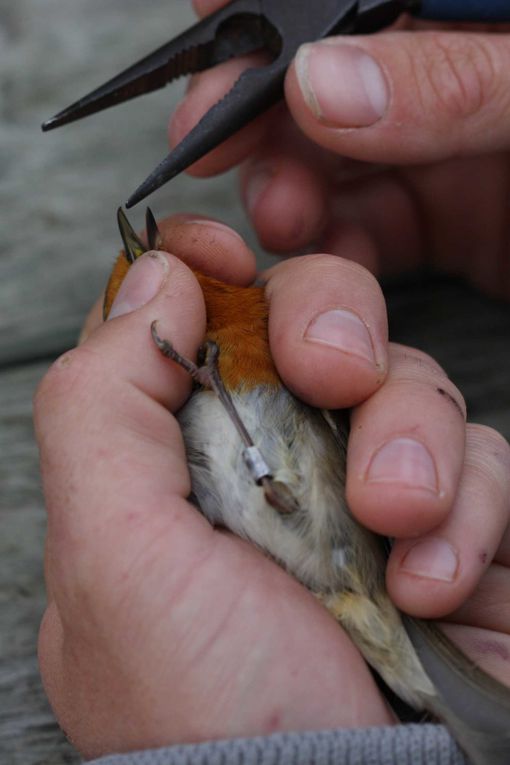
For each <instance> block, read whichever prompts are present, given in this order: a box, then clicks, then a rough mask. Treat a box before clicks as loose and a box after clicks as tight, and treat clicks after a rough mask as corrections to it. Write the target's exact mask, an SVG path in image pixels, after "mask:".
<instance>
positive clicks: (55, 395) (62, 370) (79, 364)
mask: <svg viewBox="0 0 510 765" xmlns="http://www.w3.org/2000/svg"><path fill="white" fill-rule="evenodd" d="M96 369H97V364H96V355H95V354H94V353H93V352H91V351H90V350H89V349H86V348H85V347H84V346H81V347H78V348H73V350H71V351H67V352H66V353H64V354H62V355H61V356H59V358H58V359H56V361H54V362H53V364H52V365H51V366H50V368H49V369H48V371H47V372H46V374H45V375H44V377H43V378H42V379H41V381H40V382H39V384H38V386H37V388H36V390H35V393H34V398H33V407H34V416H35V417H36V419H38V418H40V417H41V416H42V415H43V414H44V413H45V412H49V413H53V412H54V411H55V409H56V408H58V407H60V406H65V405H67V403H68V401H69V400H70V399H75V398H76V396H77V395H80V391H84V390H85V391H86V390H89V391H90V390H93V387H92V388H91V382H90V379H91V376H92V377H93V376H95V375H96Z"/></svg>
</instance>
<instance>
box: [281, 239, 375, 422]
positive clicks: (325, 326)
mask: <svg viewBox="0 0 510 765" xmlns="http://www.w3.org/2000/svg"><path fill="white" fill-rule="evenodd" d="M369 247H370V242H369V241H367V240H366V238H365V237H364V236H362V235H360V234H359V232H346V236H345V250H344V252H345V255H346V257H349V252H350V250H351V249H355V250H357V249H359V248H369ZM267 279H268V282H267V288H266V291H267V295H268V298H269V302H270V311H269V339H270V343H271V352H272V354H273V358H274V360H275V363H276V366H277V367H278V371H279V373H280V375H281V376H282V379H283V381H284V382H285V384H286V385H287V386H288V387H289V388H290V389H291V390H293V391H294V392H295V393H296V394H297V395H298V396H299V397H300V398H302V399H304V400H305V401H307V402H309V403H311V404H313V405H315V406H320V407H326V408H332V409H336V408H339V407H345V406H351V405H352V404H353V403H355V402H358V401H361V400H364V399H365V398H367V396H369V395H371V394H372V393H373V392H374V391H375V390H376V389H377V388H378V387H379V386H380V384H381V382H382V380H383V379H384V376H385V374H386V367H387V347H386V346H387V319H386V309H385V304H384V298H383V296H382V293H381V290H380V287H379V285H378V284H377V282H376V281H375V279H374V278H373V277H372V276H371V275H370V274H369V273H368V272H367V271H365V270H364V269H362V268H360V267H359V266H357V265H356V264H355V263H351V262H349V261H347V260H342V259H341V258H334V257H331V256H329V255H314V256H305V257H302V258H296V259H294V260H288V261H286V262H285V263H281V264H279V265H278V266H275V267H274V268H273V269H271V270H270V271H268V272H267Z"/></svg>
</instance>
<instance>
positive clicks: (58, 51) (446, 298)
mask: <svg viewBox="0 0 510 765" xmlns="http://www.w3.org/2000/svg"><path fill="white" fill-rule="evenodd" d="M148 7H150V12H149V13H148V11H147V10H146V9H147V8H148ZM147 13H148V15H147ZM164 19H168V24H167V25H165V24H164V23H163V21H162V20H164ZM170 19H172V23H170ZM190 19H191V14H190V12H189V9H188V3H187V0H152V2H151V3H150V6H147V4H144V3H141V2H139V0H87V3H69V1H68V0H45V2H44V3H41V2H40V1H39V0H16V3H13V2H12V0H0V99H1V101H0V112H1V114H2V125H1V127H0V173H1V175H0V211H1V212H0V215H1V220H2V224H3V225H2V237H1V239H0V253H1V254H0V765H62V764H63V763H77V762H79V758H78V756H77V754H76V753H75V752H74V751H73V750H72V748H71V747H70V746H69V745H68V744H67V743H66V742H65V740H64V738H63V736H62V734H61V733H60V732H59V730H58V727H57V725H56V724H55V722H54V720H53V717H52V714H51V711H50V710H49V708H48V705H47V702H46V700H45V697H44V693H43V690H42V688H41V684H40V680H39V675H38V670H37V661H36V655H35V650H36V638H37V629H38V624H39V620H40V616H41V613H42V611H43V608H44V589H43V583H42V547H43V537H44V524H45V520H44V511H43V501H42V496H41V492H40V485H39V478H38V467H37V452H36V448H35V444H34V442H33V437H32V427H31V396H32V392H33V389H34V387H35V385H36V384H37V381H38V380H39V379H40V377H41V376H42V374H43V373H44V370H45V369H46V368H47V366H48V364H49V363H50V360H51V358H52V357H54V356H55V355H56V354H58V353H60V352H61V351H63V350H64V349H65V348H67V347H69V346H70V345H71V344H72V343H73V342H74V338H75V337H76V333H77V330H78V327H79V325H80V324H81V322H82V319H83V316H84V313H85V311H86V309H87V308H88V306H89V305H90V303H91V302H92V300H93V299H94V297H95V296H96V294H97V293H98V292H99V290H100V288H101V287H102V285H103V282H104V278H105V274H106V273H107V271H108V268H109V265H110V263H111V260H112V257H113V253H114V252H115V251H116V249H117V248H118V235H117V232H116V230H115V223H114V211H115V208H116V207H117V205H118V204H119V203H120V202H122V200H123V198H124V197H125V196H126V193H127V192H128V191H131V190H132V189H133V188H134V186H135V185H136V183H137V182H138V181H139V180H140V179H142V178H143V177H144V176H145V174H146V172H147V171H148V170H150V169H151V168H152V166H153V165H154V162H155V161H157V160H158V159H159V158H160V157H161V156H162V155H163V154H164V152H165V150H166V143H165V120H166V118H167V115H168V113H169V112H170V109H171V108H172V104H173V103H175V98H176V96H175V91H173V90H172V91H168V90H167V91H162V92H160V93H159V94H156V95H155V96H151V97H149V98H148V99H146V100H144V101H143V102H142V101H139V102H138V103H137V102H133V104H131V105H128V106H125V107H123V110H117V111H116V112H113V113H111V114H109V115H103V116H101V117H97V118H91V119H90V120H88V121H87V122H84V123H83V124H81V125H80V124H78V125H75V126H73V127H69V128H66V129H64V130H62V131H60V132H59V133H54V134H50V135H47V136H42V134H40V133H39V129H38V125H39V123H40V122H41V121H42V120H43V119H44V118H46V117H47V116H49V115H50V114H52V113H53V112H54V111H56V110H57V109H58V108H59V107H61V106H64V105H66V104H67V103H68V102H70V101H71V100H72V99H73V98H74V96H75V95H79V94H81V93H84V92H85V91H86V90H87V89H88V88H89V87H92V86H94V85H96V84H98V83H99V82H101V81H102V79H104V78H105V77H106V76H108V75H109V74H114V73H115V72H116V71H117V70H118V69H119V68H120V67H121V66H123V65H125V64H128V63H131V61H132V60H133V59H134V58H135V57H136V56H137V55H141V54H142V53H143V52H145V51H146V50H147V49H148V48H151V47H153V46H155V45H156V44H158V43H159V42H163V41H164V40H165V39H167V38H168V37H169V36H170V35H171V34H173V33H174V32H175V31H177V30H178V29H181V28H183V27H184V26H185V25H186V24H187V23H188V22H189V20H190ZM89 57H90V58H89ZM119 190H121V191H122V195H121V196H119ZM154 208H155V210H156V212H167V211H169V210H172V211H173V210H184V209H186V210H196V211H200V212H204V213H209V214H212V215H216V216H217V217H220V218H222V219H224V220H227V221H228V222H230V223H231V224H233V225H235V226H236V227H237V228H238V229H240V230H241V231H242V232H243V233H246V231H247V227H246V223H245V221H244V219H243V216H242V213H241V210H240V207H239V204H238V203H237V201H236V194H235V185H234V181H233V178H232V177H228V178H223V179H217V180H212V181H208V182H202V183H198V182H194V181H191V180H189V179H178V180H176V181H175V182H174V184H171V185H170V186H169V187H167V188H166V189H164V190H163V191H161V192H160V193H159V194H158V196H157V198H156V200H155V204H154ZM138 214H139V213H138ZM388 299H389V305H390V314H391V323H392V335H393V337H394V339H398V340H401V341H402V342H407V343H411V344H415V345H417V346H418V347H421V348H423V349H425V350H428V351H429V352H431V353H432V354H433V355H434V356H435V357H436V358H437V359H438V360H439V361H440V362H441V363H442V364H443V365H444V366H445V367H446V368H447V369H448V371H449V373H450V375H451V376H452V377H453V379H454V380H455V382H456V383H457V384H458V385H459V386H460V387H461V388H462V390H463V391H464V393H465V395H466V397H467V400H468V405H469V409H470V415H471V417H472V419H474V420H478V421H482V422H486V423H488V424H491V425H494V426H495V427H498V428H499V430H501V431H502V432H503V433H504V434H505V435H506V436H507V437H509V438H510V342H509V341H510V309H509V307H508V306H507V305H503V304H499V303H496V302H493V301H489V300H486V299H484V298H481V297H479V296H478V295H476V293H474V292H473V291H471V290H470V289H468V288H465V287H463V286H462V285H459V284H458V283H456V282H452V281H448V280H446V281H445V280H441V279H439V280H434V279H433V280H431V281H426V280H425V281H424V280H422V281H419V280H417V281H413V282H409V283H407V284H405V285H403V286H402V285H401V286H400V287H399V286H397V287H392V288H391V289H390V290H388Z"/></svg>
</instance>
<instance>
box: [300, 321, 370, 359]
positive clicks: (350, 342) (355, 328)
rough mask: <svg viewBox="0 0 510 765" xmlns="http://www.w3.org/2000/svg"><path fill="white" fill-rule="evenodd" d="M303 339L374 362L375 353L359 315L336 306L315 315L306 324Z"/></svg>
mask: <svg viewBox="0 0 510 765" xmlns="http://www.w3.org/2000/svg"><path fill="white" fill-rule="evenodd" d="M305 339H306V340H310V341H311V342H313V343H321V344H322V345H329V346H330V347H331V348H336V349H337V350H339V351H342V352H343V353H348V354H350V355H352V356H359V357H360V358H362V359H364V360H365V361H369V362H370V363H371V364H375V353H374V348H373V345H372V340H371V337H370V334H369V332H368V329H367V327H366V326H365V324H364V323H363V322H362V321H361V319H360V318H359V316H356V314H354V313H351V311H345V310H342V309H339V308H336V309H334V310H332V311H326V312H325V313H321V314H320V315H319V316H317V317H316V318H315V319H313V321H312V322H311V323H310V324H309V325H308V328H307V330H306V332H305Z"/></svg>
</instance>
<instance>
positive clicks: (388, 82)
mask: <svg viewBox="0 0 510 765" xmlns="http://www.w3.org/2000/svg"><path fill="white" fill-rule="evenodd" d="M194 5H195V7H196V9H197V10H198V12H199V14H200V15H204V14H206V13H209V12H211V11H213V10H215V9H216V8H218V7H220V6H222V5H225V0H195V2H194ZM474 29H475V27H473V26H472V25H471V26H469V25H465V26H464V29H463V31H462V33H460V32H459V30H457V31H453V30H454V27H453V25H450V26H449V27H448V26H447V25H443V27H442V28H441V29H439V28H437V27H436V29H435V30H434V27H433V26H432V25H431V24H425V23H424V22H419V21H409V22H407V23H406V24H404V23H402V22H401V23H400V28H399V29H398V30H395V29H394V30H390V31H386V32H383V33H378V34H376V35H371V36H364V37H337V38H333V39H331V40H328V41H325V42H320V43H317V44H315V45H313V46H306V47H305V48H304V49H302V50H301V52H300V53H299V55H298V58H297V61H296V62H295V64H294V65H293V66H292V67H291V68H290V70H289V73H288V76H287V81H286V108H284V107H277V108H276V109H275V110H272V112H270V113H269V114H268V115H266V116H264V117H262V118H259V119H258V120H257V121H256V123H254V124H252V125H250V126H249V127H247V128H245V129H244V130H243V131H241V132H240V133H239V134H237V135H236V136H235V137H233V138H232V139H230V140H229V141H227V142H225V143H224V144H223V145H222V146H220V147H219V148H218V149H217V150H216V151H214V152H212V153H211V154H209V155H208V156H207V157H206V158H204V159H203V160H202V161H201V162H199V163H197V164H196V165H195V166H194V168H193V172H194V173H195V174H197V175H210V174H213V173H217V172H220V171H222V170H224V169H226V168H227V167H230V166H232V165H234V164H238V163H240V162H242V163H243V164H242V169H241V185H242V195H243V198H244V201H245V204H246V207H247V210H248V213H249V215H250V217H251V220H252V222H253V225H254V227H255V229H256V231H257V233H258V236H259V238H260V241H261V243H262V244H263V245H264V246H265V247H266V248H267V249H269V250H272V251H275V252H282V253H293V252H294V253H295V252H296V251H302V250H308V251H309V250H310V248H311V249H312V251H322V252H330V253H333V254H338V255H344V253H343V252H342V251H341V244H342V240H343V235H344V233H345V231H346V229H347V228H351V227H355V228H361V229H363V230H364V231H365V232H367V233H369V235H370V236H371V238H372V241H373V243H374V245H375V246H374V248H373V249H372V252H371V259H370V260H369V261H367V260H362V257H363V253H359V254H358V253H356V252H354V253H352V257H353V258H354V259H355V260H357V261H358V262H360V263H362V265H364V266H366V267H367V268H368V269H369V270H371V271H372V272H373V273H375V274H377V275H380V274H387V273H399V272H402V271H404V270H406V269H412V268H416V267H417V266H420V265H422V264H431V265H433V266H436V267H439V268H441V269H443V270H444V271H447V272H450V273H455V274H460V275H463V276H465V277H467V278H469V279H470V280H471V281H472V282H473V283H475V284H476V285H477V286H478V287H479V288H481V289H483V290H486V291H488V292H490V293H492V294H497V295H502V296H504V297H507V298H508V297H509V296H510V258H509V256H508V244H509V230H510V216H509V208H508V191H507V189H508V184H509V181H510V161H509V149H510V139H509V136H510V102H509V99H508V97H507V92H508V71H509V63H510V33H509V30H510V27H509V26H508V25H506V26H503V25H500V26H498V27H496V26H489V25H488V26H487V27H486V30H487V31H485V32H483V31H481V30H482V29H483V27H477V28H476V29H477V30H478V31H476V32H475V31H473V30H474ZM411 30H412V31H411ZM432 30H434V31H432ZM489 30H490V31H489ZM505 30H506V31H507V33H504V32H505ZM498 32H499V33H498ZM502 32H503V33H502ZM375 62H378V63H375ZM244 66H246V62H239V61H231V62H229V63H227V64H223V65H221V66H219V67H216V68H215V69H214V70H213V71H210V72H207V73H205V74H200V75H197V76H196V77H194V78H193V79H192V85H193V87H192V88H191V89H190V91H189V93H188V95H187V96H186V98H185V99H184V101H183V102H182V104H181V105H180V107H179V108H178V109H177V110H176V112H175V113H174V115H173V117H172V120H171V124H170V139H171V144H172V145H175V143H177V142H178V141H179V140H180V139H181V138H182V137H183V136H184V134H185V133H187V132H188V130H189V129H190V127H191V126H192V125H194V124H195V123H196V121H197V120H198V118H199V116H201V114H203V113H204V111H206V109H208V108H209V106H211V105H212V104H213V103H214V102H215V101H217V100H218V99H219V98H220V97H221V96H222V95H223V93H224V92H225V91H226V90H228V89H229V88H230V86H231V84H232V82H233V81H234V80H235V79H236V78H237V76H238V75H239V72H240V70H241V69H242V68H243V67H244ZM378 66H379V69H378ZM363 77H366V78H367V79H366V83H365V84H364V80H363ZM312 78H314V83H315V80H317V82H316V83H315V84H314V87H315V91H314V93H315V95H314V93H312V90H311V87H312ZM303 87H304V93H303ZM367 88H368V90H367ZM365 92H366V96H367V97H366V98H364V93H365ZM319 104H320V107H319ZM318 110H319V111H318ZM296 124H297V126H299V128H298V127H296Z"/></svg>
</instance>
